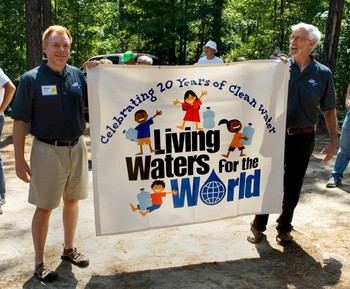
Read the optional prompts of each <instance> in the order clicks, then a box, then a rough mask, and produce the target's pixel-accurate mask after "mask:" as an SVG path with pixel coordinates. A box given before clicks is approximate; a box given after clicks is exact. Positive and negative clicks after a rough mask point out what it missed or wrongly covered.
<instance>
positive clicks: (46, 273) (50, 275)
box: [34, 263, 58, 282]
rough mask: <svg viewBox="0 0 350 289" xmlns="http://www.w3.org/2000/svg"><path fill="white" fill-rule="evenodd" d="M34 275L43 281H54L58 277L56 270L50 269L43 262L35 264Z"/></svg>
mask: <svg viewBox="0 0 350 289" xmlns="http://www.w3.org/2000/svg"><path fill="white" fill-rule="evenodd" d="M34 275H35V276H36V277H37V278H38V279H39V280H40V281H44V282H51V281H55V280H56V279H57V278H58V274H57V272H55V271H52V270H50V268H49V267H48V266H47V265H46V264H44V263H40V264H37V265H35V271H34Z"/></svg>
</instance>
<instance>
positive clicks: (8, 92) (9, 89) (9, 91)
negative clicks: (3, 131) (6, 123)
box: [0, 81, 16, 114]
mask: <svg viewBox="0 0 350 289" xmlns="http://www.w3.org/2000/svg"><path fill="white" fill-rule="evenodd" d="M2 87H3V88H4V89H5V93H4V100H3V101H2V103H1V105H0V114H1V113H3V112H4V111H5V109H6V107H7V106H8V105H9V103H10V102H11V100H12V98H13V95H14V94H15V91H16V86H15V85H14V84H13V83H12V81H8V82H6V83H5V84H4V85H3V86H2Z"/></svg>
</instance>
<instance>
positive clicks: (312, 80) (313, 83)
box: [309, 79, 318, 86]
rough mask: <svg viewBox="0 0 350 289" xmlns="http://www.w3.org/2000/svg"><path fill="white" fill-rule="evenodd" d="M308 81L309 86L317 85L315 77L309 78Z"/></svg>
mask: <svg viewBox="0 0 350 289" xmlns="http://www.w3.org/2000/svg"><path fill="white" fill-rule="evenodd" d="M309 83H310V84H311V86H317V85H318V83H317V82H316V80H315V79H310V80H309Z"/></svg>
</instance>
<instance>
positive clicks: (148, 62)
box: [137, 55, 153, 65]
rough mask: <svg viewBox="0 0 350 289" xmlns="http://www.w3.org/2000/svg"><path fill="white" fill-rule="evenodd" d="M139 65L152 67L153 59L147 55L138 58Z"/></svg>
mask: <svg viewBox="0 0 350 289" xmlns="http://www.w3.org/2000/svg"><path fill="white" fill-rule="evenodd" d="M137 64H140V65H152V64H153V59H152V58H151V57H149V56H147V55H141V56H139V57H137Z"/></svg>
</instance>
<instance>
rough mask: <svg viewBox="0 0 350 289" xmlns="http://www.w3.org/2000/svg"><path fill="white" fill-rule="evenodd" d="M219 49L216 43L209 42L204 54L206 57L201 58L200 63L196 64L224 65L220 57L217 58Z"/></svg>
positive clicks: (205, 46)
mask: <svg viewBox="0 0 350 289" xmlns="http://www.w3.org/2000/svg"><path fill="white" fill-rule="evenodd" d="M217 52H218V50H217V47H216V42H214V41H211V40H209V41H208V42H207V43H206V44H205V45H204V53H205V56H203V57H201V58H199V60H198V62H197V63H196V64H220V63H224V61H223V60H222V59H221V58H220V57H218V56H215V53H217Z"/></svg>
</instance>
